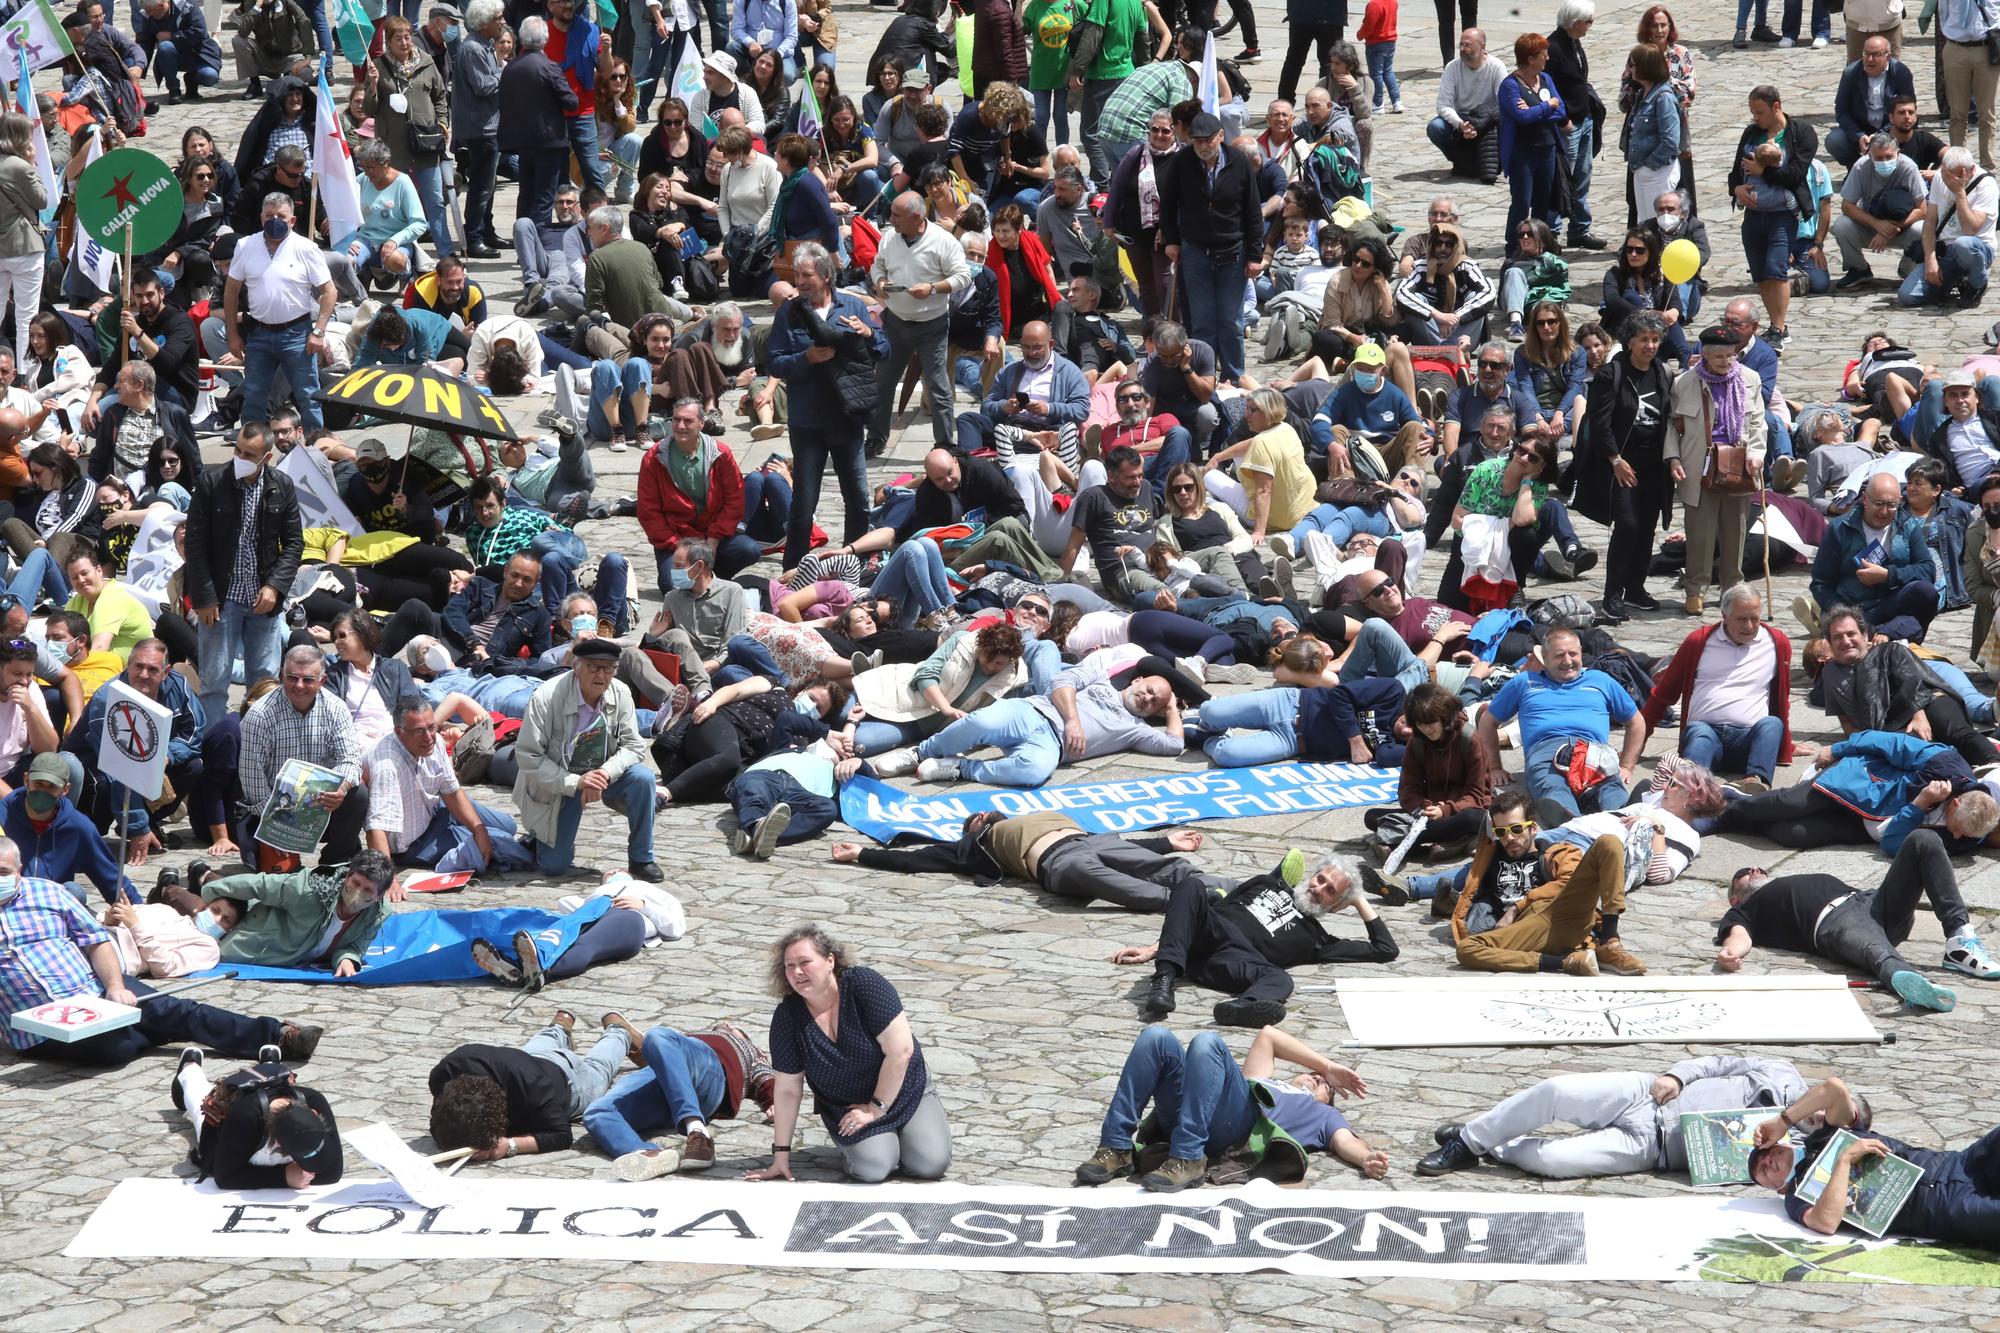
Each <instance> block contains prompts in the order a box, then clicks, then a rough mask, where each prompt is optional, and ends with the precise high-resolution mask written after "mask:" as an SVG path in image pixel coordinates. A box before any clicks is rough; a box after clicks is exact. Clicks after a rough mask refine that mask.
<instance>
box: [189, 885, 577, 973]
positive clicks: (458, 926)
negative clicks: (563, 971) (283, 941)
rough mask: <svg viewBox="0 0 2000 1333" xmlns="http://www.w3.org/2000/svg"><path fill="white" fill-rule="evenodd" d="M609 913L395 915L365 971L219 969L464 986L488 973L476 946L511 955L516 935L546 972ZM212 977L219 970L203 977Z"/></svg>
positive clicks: (378, 935)
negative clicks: (523, 936) (529, 939)
mask: <svg viewBox="0 0 2000 1333" xmlns="http://www.w3.org/2000/svg"><path fill="white" fill-rule="evenodd" d="M610 910H611V900H610V899H609V898H590V899H587V900H585V902H584V903H583V905H582V906H581V907H578V908H577V909H576V910H575V911H574V912H551V911H549V910H548V909H546V908H542V907H487V908H481V909H479V910H477V911H454V912H437V911H424V910H421V909H419V910H417V911H410V912H397V913H395V914H393V915H391V916H390V917H389V918H388V919H387V920H385V921H384V922H383V923H382V929H380V930H378V931H376V932H375V938H374V939H373V940H371V941H369V944H368V954H367V957H366V958H364V959H363V960H362V964H361V970H360V971H359V972H357V973H355V974H354V975H353V976H351V977H338V978H336V977H335V976H334V975H333V973H332V972H331V971H330V970H328V969H327V968H323V967H255V966H252V965H250V964H248V963H224V964H223V965H222V967H221V968H217V969H214V971H223V970H229V971H234V972H235V973H236V974H237V975H238V976H240V977H241V978H242V979H243V980H245V981H322V982H333V983H334V984H336V985H343V986H346V985H354V986H409V985H417V984H420V983H422V982H426V981H465V980H469V979H471V978H474V977H483V976H485V975H486V974H485V973H484V972H482V971H480V970H479V966H478V964H476V963H474V962H473V961H472V942H473V941H474V940H475V939H483V940H487V941H490V942H491V943H492V944H494V945H496V946H497V947H498V948H499V949H500V950H501V952H503V953H505V954H507V955H508V956H509V957H512V956H513V953H514V932H515V931H517V930H525V931H527V932H528V933H529V934H530V935H532V936H534V938H535V953H536V955H537V956H538V957H539V958H540V959H541V960H542V966H543V967H547V966H548V965H549V964H550V963H553V962H554V961H555V960H556V959H558V958H560V957H562V955H563V952H564V950H566V949H568V948H569V946H570V945H572V944H574V943H576V937H577V936H578V935H581V934H582V933H583V931H584V927H586V926H588V925H590V924H591V923H592V922H593V921H596V920H597V919H598V918H599V917H601V916H603V915H604V914H605V913H606V912H608V911H610ZM196 975H198V976H210V975H213V972H202V973H197V974H196Z"/></svg>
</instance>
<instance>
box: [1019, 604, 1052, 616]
mask: <svg viewBox="0 0 2000 1333" xmlns="http://www.w3.org/2000/svg"><path fill="white" fill-rule="evenodd" d="M1014 609H1015V610H1016V611H1019V612H1020V613H1021V614H1022V615H1025V616H1040V617H1041V618H1042V619H1044V620H1047V619H1048V618H1049V616H1050V615H1051V614H1052V613H1051V612H1050V610H1049V608H1047V607H1046V606H1043V605H1042V604H1041V603H1040V602H1022V603H1021V604H1020V605H1019V606H1017V607H1015V608H1014Z"/></svg>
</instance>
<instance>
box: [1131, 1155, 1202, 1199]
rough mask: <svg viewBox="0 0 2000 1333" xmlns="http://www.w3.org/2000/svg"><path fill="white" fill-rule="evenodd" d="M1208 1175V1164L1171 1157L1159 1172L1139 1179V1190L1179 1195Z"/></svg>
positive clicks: (1152, 1172) (1149, 1173)
mask: <svg viewBox="0 0 2000 1333" xmlns="http://www.w3.org/2000/svg"><path fill="white" fill-rule="evenodd" d="M1207 1174H1208V1163H1207V1162H1197V1161H1194V1160H1193V1159H1191V1158H1187V1157H1169V1158H1168V1159H1167V1160H1166V1162H1165V1163H1164V1164H1163V1165H1162V1166H1161V1167H1160V1169H1159V1170H1157V1171H1151V1172H1148V1173H1147V1174H1146V1175H1144V1176H1141V1177H1140V1178H1139V1188H1140V1189H1142V1190H1150V1191H1151V1192H1152V1193H1154V1194H1178V1193H1179V1192H1180V1191H1182V1190H1184V1189H1186V1188H1187V1187H1188V1186H1190V1185H1192V1184H1195V1183H1196V1182H1198V1181H1199V1180H1200V1179H1201V1178H1202V1177H1203V1176H1205V1175H1207Z"/></svg>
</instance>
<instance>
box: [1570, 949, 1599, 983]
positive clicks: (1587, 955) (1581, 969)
mask: <svg viewBox="0 0 2000 1333" xmlns="http://www.w3.org/2000/svg"><path fill="white" fill-rule="evenodd" d="M1563 975H1564V976H1566V977H1594V976H1596V975H1597V955H1596V954H1594V953H1592V952H1591V951H1590V950H1589V949H1575V950H1572V951H1571V952H1570V954H1569V956H1568V957H1567V958H1564V959H1563Z"/></svg>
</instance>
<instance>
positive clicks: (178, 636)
mask: <svg viewBox="0 0 2000 1333" xmlns="http://www.w3.org/2000/svg"><path fill="white" fill-rule="evenodd" d="M153 637H154V638H156V639H158V640H159V641H160V642H161V643H164V644H165V645H167V665H168V666H174V665H176V664H177V663H181V662H193V661H197V660H199V658H200V650H201V641H200V640H199V639H198V638H196V637H195V632H194V626H193V625H190V624H188V623H187V618H186V617H185V616H183V615H181V614H180V613H179V612H178V611H162V612H161V613H160V614H159V615H158V616H157V617H156V618H155V619H154V621H153ZM209 720H210V722H213V721H214V719H213V718H210V719H209Z"/></svg>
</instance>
